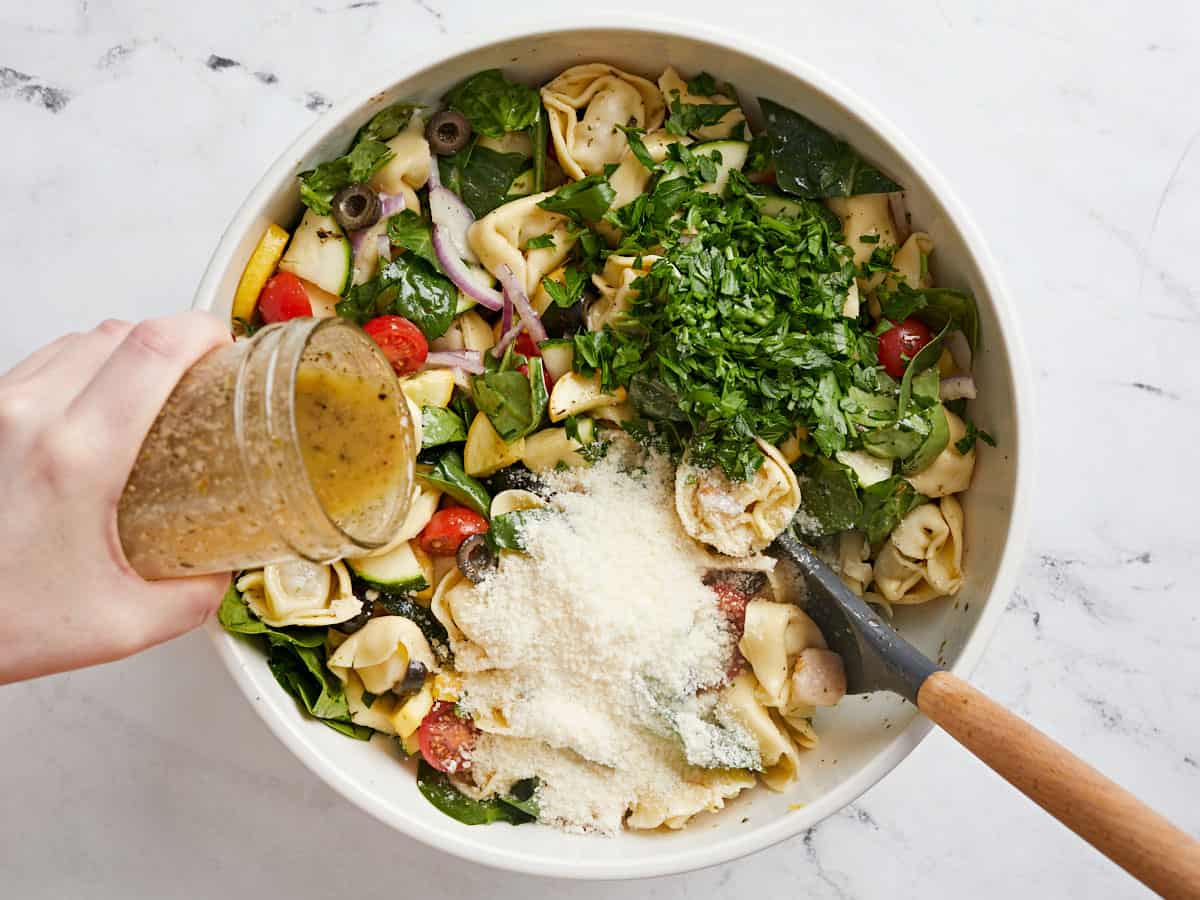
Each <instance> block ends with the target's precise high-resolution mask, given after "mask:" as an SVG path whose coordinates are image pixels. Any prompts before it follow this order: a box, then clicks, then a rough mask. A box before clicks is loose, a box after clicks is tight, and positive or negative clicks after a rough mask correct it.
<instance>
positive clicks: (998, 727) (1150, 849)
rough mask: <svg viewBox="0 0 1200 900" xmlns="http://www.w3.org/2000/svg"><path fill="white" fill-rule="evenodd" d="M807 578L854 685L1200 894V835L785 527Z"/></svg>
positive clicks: (1173, 886)
mask: <svg viewBox="0 0 1200 900" xmlns="http://www.w3.org/2000/svg"><path fill="white" fill-rule="evenodd" d="M768 552H769V553H771V554H772V555H773V556H776V557H779V558H783V559H787V560H790V561H791V562H792V563H794V564H795V565H796V566H797V567H798V568H799V570H800V571H801V572H802V573H803V575H804V580H805V582H806V583H807V585H808V605H807V606H806V607H805V611H806V612H807V613H808V614H809V616H811V617H812V619H813V621H814V622H816V623H817V625H819V626H820V628H821V631H822V632H823V633H824V635H825V640H826V641H827V642H828V643H829V648H830V649H831V650H835V651H837V652H838V653H839V654H841V657H842V662H843V664H844V666H845V669H846V690H847V693H850V694H866V693H872V692H874V691H892V692H894V693H896V694H899V695H900V696H901V697H903V698H904V699H906V700H908V701H909V702H910V703H912V704H914V705H915V706H917V708H918V709H920V710H921V712H923V713H924V714H925V715H926V716H928V717H929V718H930V719H932V720H933V721H934V722H936V723H937V724H938V725H940V726H941V727H942V728H943V729H944V730H945V731H946V732H948V733H949V734H950V735H951V737H953V738H954V739H955V740H957V741H958V742H959V743H960V744H962V745H963V746H964V747H966V748H967V749H968V750H970V751H971V752H972V753H974V754H975V756H977V757H978V758H979V759H980V760H981V761H982V762H983V763H984V764H985V765H987V766H988V767H989V768H991V769H992V771H994V772H996V773H998V774H999V775H1000V776H1001V777H1003V778H1004V779H1005V780H1006V781H1008V782H1009V784H1011V785H1013V787H1015V788H1016V789H1017V790H1019V791H1020V792H1021V793H1023V794H1024V795H1025V796H1026V797H1028V798H1029V799H1031V800H1032V801H1033V802H1035V803H1037V804H1038V805H1039V806H1040V807H1042V809H1044V810H1046V812H1048V813H1050V815H1052V816H1054V817H1055V818H1056V819H1058V820H1059V821H1060V822H1062V823H1063V824H1064V825H1066V826H1067V827H1068V828H1070V829H1071V830H1072V831H1074V832H1075V833H1076V834H1078V835H1079V836H1080V837H1081V838H1083V839H1084V840H1085V841H1087V842H1088V843H1089V844H1091V845H1092V846H1093V847H1095V848H1096V849H1097V850H1099V851H1100V852H1101V853H1103V854H1104V855H1105V856H1107V857H1108V858H1109V859H1111V860H1112V861H1113V862H1115V863H1116V864H1117V865H1119V866H1121V868H1123V869H1125V871H1127V872H1128V873H1129V874H1130V875H1132V876H1134V877H1135V878H1137V879H1138V880H1140V881H1141V882H1143V883H1144V884H1145V885H1146V886H1147V887H1149V888H1150V889H1151V890H1154V891H1156V892H1158V893H1159V894H1162V895H1163V896H1165V897H1200V843H1198V842H1197V841H1195V840H1194V839H1193V838H1191V837H1189V836H1188V835H1187V834H1185V833H1184V832H1183V831H1181V830H1180V829H1178V828H1176V827H1175V826H1174V825H1172V824H1171V823H1170V822H1168V821H1167V820H1166V819H1165V818H1163V817H1162V816H1160V815H1159V814H1158V813H1156V812H1155V811H1154V810H1152V809H1151V808H1150V807H1148V806H1146V805H1145V804H1144V803H1142V802H1141V801H1140V800H1138V799H1137V798H1136V797H1134V796H1133V795H1132V794H1131V793H1129V792H1128V791H1126V790H1125V789H1124V788H1122V787H1120V786H1119V785H1118V784H1116V783H1115V782H1113V781H1110V780H1109V779H1108V778H1106V777H1104V776H1103V775H1101V774H1100V773H1099V772H1097V771H1096V770H1095V769H1093V768H1092V767H1091V766H1089V765H1088V764H1087V763H1085V762H1084V761H1083V760H1081V759H1079V757H1077V756H1075V755H1074V754H1073V753H1071V752H1070V751H1069V750H1067V749H1066V748H1065V747H1063V746H1061V745H1060V744H1058V743H1056V742H1055V741H1053V740H1051V739H1050V738H1048V737H1047V736H1046V735H1044V734H1042V732H1040V731H1038V730H1037V729H1036V728H1034V727H1033V726H1032V725H1030V724H1029V723H1028V722H1026V721H1025V720H1024V719H1021V718H1020V717H1019V716H1016V715H1014V714H1013V713H1012V712H1010V711H1009V710H1008V709H1006V708H1004V707H1003V706H1001V705H1000V704H998V703H996V702H995V701H993V700H991V699H989V698H988V697H987V696H986V695H984V694H982V693H980V692H979V691H977V690H976V689H975V688H973V687H971V686H970V685H969V684H967V683H966V682H965V681H963V680H962V679H961V678H958V677H957V676H956V675H953V674H951V673H950V672H947V671H946V670H945V669H943V668H942V667H941V666H939V665H937V664H936V663H935V662H933V661H932V660H931V659H929V658H928V657H927V656H925V655H924V654H923V653H921V651H920V650H918V649H917V648H916V647H914V646H913V645H912V644H910V643H909V642H908V641H906V640H905V639H904V638H902V637H901V636H900V635H899V634H898V633H897V632H896V630H895V629H894V628H893V627H892V626H891V625H889V624H888V623H887V622H885V621H884V620H883V619H881V618H880V617H879V615H878V614H877V613H876V612H875V611H874V610H873V609H871V607H870V606H869V605H868V604H867V603H866V602H865V601H864V600H863V599H862V598H861V597H859V596H857V595H856V594H855V593H854V592H853V591H851V590H850V589H849V588H848V587H846V585H845V584H844V583H843V582H842V580H841V578H839V577H838V575H837V573H836V572H834V570H833V569H831V568H830V567H829V566H827V565H826V564H825V563H824V562H822V561H821V560H820V559H818V558H817V556H816V554H814V553H813V552H812V551H811V550H810V549H809V548H808V547H806V546H805V545H804V544H802V543H801V542H800V541H798V540H797V539H796V538H795V537H793V536H792V534H791V531H790V530H789V531H785V532H784V533H783V534H781V535H780V536H779V537H777V538H776V539H775V541H774V542H773V543H772V544H771V546H770V547H769V548H768Z"/></svg>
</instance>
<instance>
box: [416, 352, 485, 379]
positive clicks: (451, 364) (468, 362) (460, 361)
mask: <svg viewBox="0 0 1200 900" xmlns="http://www.w3.org/2000/svg"><path fill="white" fill-rule="evenodd" d="M425 365H427V366H434V367H436V368H441V369H462V370H463V371H464V372H470V373H471V374H472V375H482V374H483V372H484V368H483V354H482V353H480V352H479V351H478V350H440V351H434V352H433V353H430V354H429V355H428V356H426V357H425Z"/></svg>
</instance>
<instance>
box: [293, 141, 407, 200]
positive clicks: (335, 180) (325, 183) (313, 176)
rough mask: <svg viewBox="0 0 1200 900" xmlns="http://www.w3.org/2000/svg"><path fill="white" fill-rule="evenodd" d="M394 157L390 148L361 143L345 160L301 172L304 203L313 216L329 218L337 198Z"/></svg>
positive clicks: (340, 157) (325, 163) (384, 145)
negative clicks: (339, 193) (342, 190)
mask: <svg viewBox="0 0 1200 900" xmlns="http://www.w3.org/2000/svg"><path fill="white" fill-rule="evenodd" d="M393 156H395V154H394V153H393V152H392V150H391V149H390V148H389V147H388V146H387V144H383V143H380V142H379V141H372V140H366V141H361V142H359V143H357V144H355V145H354V148H353V149H352V150H351V151H350V152H349V153H347V154H346V155H345V156H339V157H338V158H337V159H331V160H330V161H329V162H323V163H321V164H320V165H319V166H317V167H316V168H315V169H309V170H308V171H307V172H301V173H300V200H301V202H302V203H303V204H304V205H305V206H307V207H308V208H309V209H311V210H312V211H313V212H315V213H317V214H319V215H322V216H326V215H329V212H330V210H331V209H332V208H333V195H334V194H336V193H337V192H338V191H340V190H341V189H342V188H344V187H347V186H348V185H351V184H355V183H357V182H360V181H367V180H369V179H370V177H371V176H372V175H374V174H375V173H376V172H378V171H379V170H380V169H381V168H382V167H383V165H384V164H385V163H386V162H387V161H388V160H390V159H391V158H392V157H393Z"/></svg>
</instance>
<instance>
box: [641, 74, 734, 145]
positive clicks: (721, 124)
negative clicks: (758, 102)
mask: <svg viewBox="0 0 1200 900" xmlns="http://www.w3.org/2000/svg"><path fill="white" fill-rule="evenodd" d="M658 87H659V90H661V91H662V95H663V100H664V101H665V102H666V105H667V109H668V111H670V108H671V103H672V102H673V101H675V100H678V101H679V102H680V103H684V104H719V105H721V106H730V105H732V106H734V107H735V108H734V109H731V110H729V112H727V113H725V115H723V116H721V119H720V121H718V122H716V123H715V124H713V125H702V126H700V127H699V128H696V129H694V130H693V131H692V132H691V135H692V137H694V138H696V140H698V141H717V140H721V139H723V138H730V137H733V138H738V137H740V135H741V134H742V133H744V131H745V127H746V116H745V114H744V113H743V112H742V111H741V109H740V108H736V107H737V103H736V101H734V100H732V99H730V98H729V97H727V96H725V95H724V94H721V93H716V94H693V93H691V92H690V91H689V90H688V86H687V82H685V81H684V80H683V79H682V78H680V77H679V73H678V72H676V71H675V69H674V68H673V67H672V66H667V68H666V70H665V71H664V72H663V73H662V75H660V76H659V79H658Z"/></svg>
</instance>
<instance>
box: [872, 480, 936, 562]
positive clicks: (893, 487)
mask: <svg viewBox="0 0 1200 900" xmlns="http://www.w3.org/2000/svg"><path fill="white" fill-rule="evenodd" d="M928 500H929V498H928V497H926V496H925V495H924V494H919V493H917V491H916V489H915V488H914V487H913V486H912V485H911V484H909V483H908V482H907V481H905V480H904V479H903V478H901V477H900V476H899V475H893V476H892V477H891V478H885V479H884V480H883V481H877V482H876V483H875V484H873V485H871V486H870V487H865V488H863V490H862V516H861V517H860V519H859V522H858V527H859V528H860V529H862V531H864V532H865V533H866V536H867V542H868V543H870V544H872V545H878V544H879V543H880V542H881V541H882V540H883V539H884V538H886V537H887V536H888V535H889V534H891V533H892V531H893V530H894V529H895V527H896V526H897V525H899V524H900V520H901V519H903V518H904V517H905V516H906V515H908V513H909V511H910V510H912V509H915V508H916V507H918V506H920V505H921V504H922V503H925V502H927V501H928Z"/></svg>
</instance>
